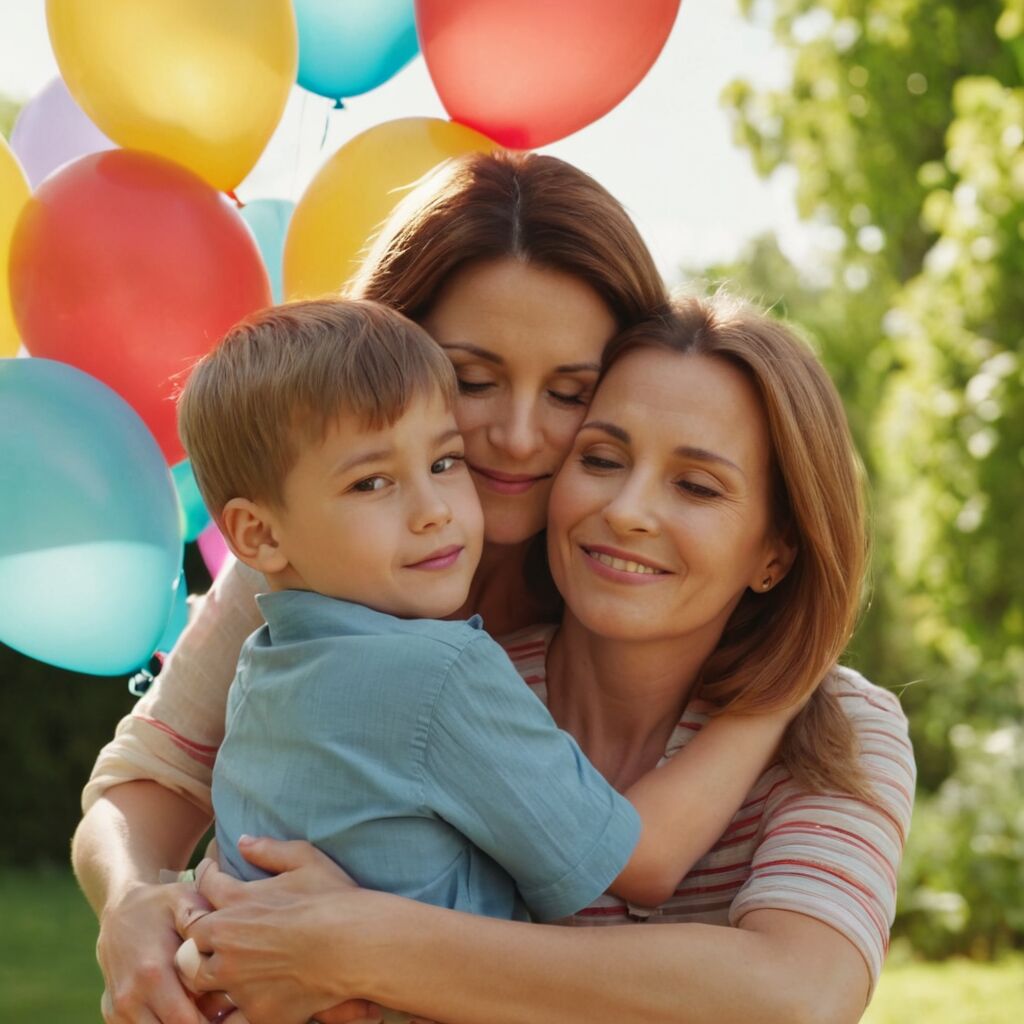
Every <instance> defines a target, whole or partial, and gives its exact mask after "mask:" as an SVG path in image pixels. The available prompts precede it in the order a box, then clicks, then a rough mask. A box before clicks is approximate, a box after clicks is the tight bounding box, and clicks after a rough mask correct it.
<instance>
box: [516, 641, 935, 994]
mask: <svg viewBox="0 0 1024 1024" xmlns="http://www.w3.org/2000/svg"><path fill="white" fill-rule="evenodd" d="M554 633H555V627H554V626H535V627H531V628H529V629H525V630H521V631H520V632H518V633H516V634H513V635H511V636H508V637H505V638H504V639H503V641H502V644H503V646H504V647H505V650H506V651H507V652H508V654H509V657H511V659H512V661H513V663H514V664H515V666H516V668H517V669H518V670H519V674H520V675H521V676H522V677H523V678H524V679H525V680H526V682H527V683H528V684H529V685H530V686H531V687H532V689H533V691H534V692H535V693H536V694H537V696H538V697H540V698H541V700H543V701H545V702H546V701H547V679H546V673H545V662H546V656H547V648H548V645H549V643H550V641H551V637H552V636H553V635H554ZM822 685H823V686H826V687H828V688H829V689H830V690H831V691H832V692H833V693H834V694H835V695H836V696H837V697H838V698H839V702H840V706H841V707H842V709H843V711H844V712H846V714H847V715H848V716H849V718H850V721H851V723H852V724H853V728H854V732H855V734H856V736H857V738H858V740H859V742H860V747H861V763H862V764H863V766H864V770H865V774H866V776H867V780H868V782H869V783H870V785H871V786H872V787H873V790H874V792H875V793H876V794H877V796H878V798H879V806H873V805H870V804H866V803H864V802H863V801H861V800H857V799H854V798H852V797H846V796H838V795H818V794H813V793H808V792H807V791H806V790H805V789H802V788H801V787H800V786H799V785H798V784H797V783H796V782H795V781H794V779H793V778H792V776H791V775H790V774H789V772H788V771H787V770H786V769H785V768H783V767H782V765H781V764H778V763H776V764H773V765H771V766H769V768H768V769H767V770H766V771H765V772H764V774H763V775H762V776H761V778H760V779H759V780H758V781H757V783H756V784H755V786H754V788H753V789H752V790H751V792H750V794H749V796H748V797H747V799H746V801H744V803H743V805H742V806H741V807H740V809H739V810H738V811H737V812H736V814H735V815H734V816H733V819H732V821H731V822H730V824H729V827H728V828H727V829H726V830H725V832H724V833H723V835H722V837H721V838H720V839H719V840H718V842H717V843H715V845H714V846H713V847H712V849H711V850H710V851H709V852H708V853H707V854H705V856H704V857H702V858H701V859H700V860H699V861H698V862H697V863H696V864H695V865H694V867H693V868H692V869H691V871H690V873H689V874H688V875H687V876H686V878H684V879H683V881H682V882H681V883H680V885H679V888H678V889H677V890H676V892H675V894H674V895H673V896H672V898H671V899H670V900H668V901H667V902H665V903H663V904H662V905H661V906H660V907H658V908H656V909H654V910H649V909H646V908H642V907H636V906H632V905H630V904H628V903H625V902H623V901H622V900H620V899H619V898H618V897H616V896H612V895H610V894H606V895H605V896H602V897H601V898H600V899H598V900H597V901H596V902H595V903H593V904H592V905H591V906H589V907H587V908H586V909H585V910H582V911H580V912H579V913H578V914H576V915H575V916H574V917H573V918H570V919H569V920H567V921H565V922H563V923H564V924H571V925H576V926H593V925H608V924H639V923H642V922H648V923H653V924H672V923H680V922H701V923H704V924H716V925H726V924H729V925H737V924H739V922H740V920H741V918H742V917H743V916H744V915H745V914H748V913H749V912H750V911H752V910H788V911H795V912H796V913H800V914H804V915H806V916H808V917H813V918H815V919H816V920H819V921H822V922H824V923H825V924H827V925H829V926H831V927H832V928H834V929H835V930H836V931H838V932H840V933H841V934H842V935H843V936H845V937H846V938H847V939H848V940H849V941H850V942H852V943H853V945H854V946H856V948H857V949H858V950H859V951H860V953H861V955H862V956H863V957H864V960H865V962H866V963H867V965H868V969H869V971H870V973H871V978H872V984H874V982H875V981H877V979H878V975H879V973H880V971H881V969H882V962H883V960H884V958H885V953H886V950H887V948H888V945H889V928H890V926H891V925H892V920H893V916H894V915H895V912H896V873H897V869H898V867H899V862H900V858H901V856H902V853H903V846H904V843H905V842H906V837H907V832H908V831H909V828H910V812H911V808H912V805H913V799H914V781H915V767H914V756H913V751H912V749H911V746H910V740H909V738H908V735H907V720H906V717H905V716H904V714H903V711H902V709H901V708H900V705H899V701H897V699H896V698H895V697H894V696H893V695H892V694H891V693H889V692H888V691H887V690H882V689H880V688H879V687H877V686H872V685H871V683H869V682H867V680H865V679H864V678H863V677H862V676H860V675H858V673H856V672H854V671H852V670H851V669H848V668H840V669H838V670H837V671H836V672H835V673H834V674H833V675H832V676H831V677H830V678H829V679H828V680H826V681H825V682H824V683H823V684H822ZM706 721H707V715H704V714H701V713H700V712H698V711H694V710H691V709H687V711H686V712H685V713H684V714H683V717H682V718H681V719H680V720H679V723H678V724H677V725H676V727H675V730H674V731H673V733H672V735H671V736H670V737H669V740H668V743H667V745H666V748H665V754H664V756H663V757H662V760H661V763H662V764H664V763H665V762H666V761H667V760H668V759H669V758H670V757H672V756H673V755H674V754H675V753H676V752H677V751H679V750H680V749H681V748H682V747H683V746H685V745H686V744H687V743H688V742H689V741H690V740H691V739H692V738H693V737H694V736H695V735H696V734H697V733H698V732H700V730H701V728H702V727H703V725H704V723H705V722H706Z"/></svg>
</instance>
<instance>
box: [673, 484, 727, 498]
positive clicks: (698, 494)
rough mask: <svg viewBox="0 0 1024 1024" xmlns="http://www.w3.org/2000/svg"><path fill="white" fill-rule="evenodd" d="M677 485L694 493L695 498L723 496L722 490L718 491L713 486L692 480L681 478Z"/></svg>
mask: <svg viewBox="0 0 1024 1024" xmlns="http://www.w3.org/2000/svg"><path fill="white" fill-rule="evenodd" d="M676 486H677V487H678V488H679V489H680V490H681V491H685V492H686V493H687V494H691V495H693V497H695V498H718V497H721V494H720V492H718V491H716V490H715V489H714V488H712V487H705V486H704V485H703V484H697V483H694V482H693V481H692V480H680V481H678V482H677V484H676Z"/></svg>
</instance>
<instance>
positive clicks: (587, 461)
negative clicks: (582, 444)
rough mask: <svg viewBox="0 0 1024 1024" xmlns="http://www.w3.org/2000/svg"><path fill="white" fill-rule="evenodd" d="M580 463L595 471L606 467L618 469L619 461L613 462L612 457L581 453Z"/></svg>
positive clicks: (619, 466)
mask: <svg viewBox="0 0 1024 1024" xmlns="http://www.w3.org/2000/svg"><path fill="white" fill-rule="evenodd" d="M580 463H581V464H582V465H583V466H584V467H585V468H586V469H593V470H597V471H599V472H600V471H601V470H608V469H620V468H621V465H622V464H621V463H619V462H615V461H614V460H613V459H603V458H601V456H599V455H581V456H580Z"/></svg>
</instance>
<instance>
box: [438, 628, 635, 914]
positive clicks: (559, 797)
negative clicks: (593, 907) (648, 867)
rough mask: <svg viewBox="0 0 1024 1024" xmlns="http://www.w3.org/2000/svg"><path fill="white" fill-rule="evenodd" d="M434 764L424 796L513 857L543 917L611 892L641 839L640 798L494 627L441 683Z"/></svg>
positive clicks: (513, 868) (528, 898)
mask: <svg viewBox="0 0 1024 1024" xmlns="http://www.w3.org/2000/svg"><path fill="white" fill-rule="evenodd" d="M423 763H424V779H423V787H424V803H425V804H426V805H427V806H428V807H430V809H432V810H433V811H435V812H436V813H437V814H439V815H440V816H441V817H442V818H444V819H445V820H446V821H447V822H448V823H449V824H450V825H452V826H453V827H454V828H456V829H458V831H460V832H461V833H462V834H463V835H465V836H466V837H467V838H468V839H469V840H470V841H471V842H472V843H473V844H474V845H476V846H478V847H479V848H480V849H481V850H483V851H484V852H485V853H487V854H488V855H489V856H490V857H492V858H493V859H494V860H496V861H497V862H498V863H499V864H501V866H502V867H503V868H504V869H505V870H506V871H507V872H508V873H509V874H510V875H511V876H512V878H513V879H515V881H516V884H517V885H518V887H519V891H520V893H521V895H522V897H523V899H524V901H525V902H526V905H527V906H528V907H529V908H530V911H531V913H532V914H533V916H534V917H535V918H537V919H539V920H544V921H548V920H555V919H557V918H561V917H567V916H569V915H570V914H573V913H575V912H576V911H577V910H580V909H581V908H582V907H585V906H587V905H588V904H589V903H591V902H592V901H593V900H594V899H596V898H597V897H598V896H599V895H601V893H603V892H604V891H605V889H607V888H608V885H609V884H610V883H611V882H612V881H613V880H614V879H615V877H616V876H617V875H618V874H619V873H620V872H621V870H622V869H623V867H625V865H626V863H627V861H628V860H629V858H630V856H631V854H632V852H633V849H634V847H635V846H636V843H637V840H638V839H639V836H640V819H639V816H638V815H637V813H636V811H635V810H634V808H633V806H632V805H631V804H630V803H629V801H628V800H626V799H625V798H624V797H623V796H621V795H620V794H618V793H617V792H616V791H615V790H614V789H613V788H612V787H611V786H610V785H609V784H608V783H607V782H606V781H605V780H604V778H603V777H602V776H601V775H600V774H599V773H598V771H597V770H596V769H595V768H594V767H593V765H592V764H591V763H590V762H589V761H588V760H587V759H586V757H585V756H584V754H583V752H582V751H581V750H580V748H579V746H578V745H577V743H576V741H575V740H573V739H572V737H570V736H569V734H568V733H565V732H563V731H561V730H560V729H559V728H558V727H557V726H556V725H555V723H554V720H553V719H552V718H551V715H550V714H549V713H548V711H547V709H546V708H545V707H544V705H543V704H542V703H541V702H540V700H539V699H538V698H537V697H536V696H535V695H534V694H533V693H532V692H531V691H530V689H529V688H528V687H527V686H525V685H524V684H523V681H522V679H521V678H520V677H519V675H518V674H517V673H516V671H515V669H514V668H513V667H512V664H511V663H510V662H509V660H508V658H507V657H506V655H505V654H504V652H503V651H502V650H501V648H499V647H498V645H497V644H496V643H495V642H494V641H493V640H491V639H490V638H489V637H487V636H486V635H483V636H481V638H480V639H479V640H474V641H472V642H471V643H470V644H468V645H467V646H466V648H465V649H464V650H463V652H462V653H461V654H460V656H459V658H458V659H457V660H456V661H455V663H454V664H453V666H452V669H451V671H450V672H449V674H448V677H447V679H446V681H445V684H444V686H443V687H442V688H441V690H440V692H439V696H438V699H437V701H436V703H435V706H434V709H433V713H432V716H431V719H430V728H429V731H428V733H427V738H426V744H425V750H424V761H423Z"/></svg>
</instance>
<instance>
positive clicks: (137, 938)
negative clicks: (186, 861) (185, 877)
mask: <svg viewBox="0 0 1024 1024" xmlns="http://www.w3.org/2000/svg"><path fill="white" fill-rule="evenodd" d="M202 909H209V905H208V904H207V903H206V901H205V899H204V898H203V897H202V896H200V895H199V893H198V892H197V891H196V888H195V886H193V885H191V884H189V883H182V882H176V883H172V884H147V883H138V884H136V885H135V886H132V887H131V888H129V889H127V890H126V891H125V892H124V894H123V895H122V896H121V898H120V899H119V900H117V901H116V902H113V903H111V904H110V906H108V907H107V909H106V910H105V911H104V913H103V915H102V917H101V919H100V934H99V940H98V942H97V944H96V958H97V960H99V964H100V970H101V971H102V972H103V980H104V983H105V985H106V989H105V991H104V993H103V999H102V1003H101V1010H102V1014H103V1020H104V1021H105V1022H106V1024H205V1022H206V1017H205V1016H204V1015H203V1014H202V1013H201V1012H200V1010H199V1009H198V1008H197V1007H196V1005H195V1003H194V1002H193V1000H192V998H191V996H190V994H189V993H188V992H187V991H186V989H185V988H184V987H183V986H182V984H181V980H180V979H179V977H178V975H177V973H176V972H175V969H174V954H175V952H176V951H177V949H178V946H179V945H180V944H181V937H180V936H179V935H178V931H177V927H176V921H177V920H178V919H180V918H181V917H182V916H187V915H188V914H189V913H190V911H192V910H202Z"/></svg>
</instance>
